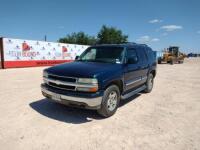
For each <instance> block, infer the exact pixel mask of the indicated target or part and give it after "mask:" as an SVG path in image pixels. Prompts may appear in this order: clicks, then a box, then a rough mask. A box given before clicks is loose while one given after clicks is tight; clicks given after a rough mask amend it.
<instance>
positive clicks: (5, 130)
mask: <svg viewBox="0 0 200 150" xmlns="http://www.w3.org/2000/svg"><path fill="white" fill-rule="evenodd" d="M43 69H44V67H38V68H21V69H7V70H0V149H2V150H22V149H25V150H29V149H31V150H32V149H33V150H43V149H44V150H46V149H51V150H61V149H65V150H68V149H69V150H96V149H97V150H165V149H166V150H198V149H200V59H197V58H191V59H187V60H186V61H185V63H184V64H176V65H167V64H162V65H158V73H157V76H156V79H155V86H154V89H153V91H152V93H150V94H141V95H140V94H138V95H136V96H134V97H132V98H131V99H128V100H126V101H123V102H122V103H121V106H120V107H119V109H118V111H117V113H116V114H115V115H114V116H113V117H110V118H107V119H103V118H101V117H99V116H98V115H97V113H96V112H95V111H91V110H80V109H75V108H69V107H66V106H63V105H61V104H56V103H53V102H50V101H48V100H47V99H44V97H43V96H42V95H41V92H40V83H41V82H42V70H43Z"/></svg>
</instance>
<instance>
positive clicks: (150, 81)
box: [144, 73, 154, 93]
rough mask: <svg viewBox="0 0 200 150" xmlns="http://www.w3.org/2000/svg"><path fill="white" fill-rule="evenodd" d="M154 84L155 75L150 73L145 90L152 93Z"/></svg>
mask: <svg viewBox="0 0 200 150" xmlns="http://www.w3.org/2000/svg"><path fill="white" fill-rule="evenodd" d="M153 84H154V77H153V74H152V73H150V74H149V75H148V77H147V82H146V89H145V90H144V92H145V93H150V92H151V91H152V89H153Z"/></svg>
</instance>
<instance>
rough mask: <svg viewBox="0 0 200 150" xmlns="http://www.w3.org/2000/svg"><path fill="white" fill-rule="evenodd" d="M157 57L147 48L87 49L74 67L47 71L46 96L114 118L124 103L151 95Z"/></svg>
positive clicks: (114, 46)
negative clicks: (127, 100)
mask: <svg viewBox="0 0 200 150" xmlns="http://www.w3.org/2000/svg"><path fill="white" fill-rule="evenodd" d="M156 66H157V63H156V55H155V52H154V51H152V49H151V48H150V47H148V46H147V45H144V44H136V43H126V44H107V45H95V46H91V47H89V48H87V49H86V50H85V51H84V52H83V53H82V54H81V55H80V57H76V60H75V61H74V62H71V63H64V64H60V65H56V66H53V67H50V68H48V69H45V70H44V72H43V80H44V83H43V84H41V90H42V94H43V95H44V96H45V97H46V98H48V99H49V100H53V101H56V102H59V103H62V104H65V105H69V106H76V107H77V106H78V107H81V108H87V109H96V110H97V112H98V113H99V114H100V115H102V116H104V117H109V116H112V115H113V114H114V113H115V112H116V110H117V108H118V106H119V103H120V100H122V99H127V98H129V97H131V96H133V95H134V94H136V93H139V92H142V91H144V92H146V93H149V92H151V90H152V88H153V83H154V78H155V76H156Z"/></svg>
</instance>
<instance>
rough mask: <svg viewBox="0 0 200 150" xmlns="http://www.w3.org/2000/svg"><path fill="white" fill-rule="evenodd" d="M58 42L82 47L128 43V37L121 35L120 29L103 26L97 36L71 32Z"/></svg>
mask: <svg viewBox="0 0 200 150" xmlns="http://www.w3.org/2000/svg"><path fill="white" fill-rule="evenodd" d="M58 42H60V43H69V44H82V45H94V44H120V43H126V42H128V35H125V34H123V33H122V31H121V30H120V29H117V28H115V27H108V26H106V25H103V26H102V27H101V29H100V31H99V32H98V34H97V36H90V35H88V34H86V33H85V32H82V31H80V32H77V33H76V32H73V33H71V34H67V35H66V36H65V37H63V38H60V39H59V40H58Z"/></svg>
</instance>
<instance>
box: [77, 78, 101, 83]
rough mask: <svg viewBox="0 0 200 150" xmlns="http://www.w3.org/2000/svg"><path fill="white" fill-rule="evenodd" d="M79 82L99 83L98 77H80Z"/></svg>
mask: <svg viewBox="0 0 200 150" xmlns="http://www.w3.org/2000/svg"><path fill="white" fill-rule="evenodd" d="M78 83H84V84H98V81H97V79H93V78H79V79H78Z"/></svg>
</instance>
